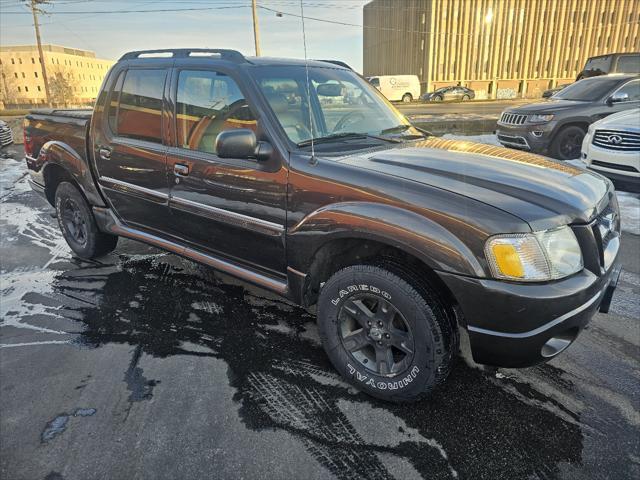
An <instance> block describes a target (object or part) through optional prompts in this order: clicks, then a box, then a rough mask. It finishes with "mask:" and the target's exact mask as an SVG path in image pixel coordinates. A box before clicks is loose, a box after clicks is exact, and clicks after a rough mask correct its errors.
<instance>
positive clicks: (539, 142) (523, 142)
mask: <svg viewBox="0 0 640 480" xmlns="http://www.w3.org/2000/svg"><path fill="white" fill-rule="evenodd" d="M554 126H555V122H548V123H543V124H527V123H525V124H523V125H508V124H503V123H500V122H498V124H497V127H496V137H497V138H498V141H499V142H500V143H501V144H502V145H503V146H505V147H510V148H517V149H519V150H526V151H528V152H533V153H546V152H547V151H548V149H549V145H550V144H551V140H552V135H553V128H554Z"/></svg>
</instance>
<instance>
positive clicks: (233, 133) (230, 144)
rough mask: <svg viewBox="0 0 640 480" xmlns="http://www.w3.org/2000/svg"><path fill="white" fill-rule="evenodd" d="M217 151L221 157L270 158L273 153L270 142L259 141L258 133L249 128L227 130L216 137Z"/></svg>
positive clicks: (262, 159) (261, 159)
mask: <svg viewBox="0 0 640 480" xmlns="http://www.w3.org/2000/svg"><path fill="white" fill-rule="evenodd" d="M216 153H217V154H218V156H219V157H220V158H241V159H249V158H255V159H256V160H260V161H264V160H268V159H269V157H271V154H272V153H273V147H272V146H271V144H270V143H269V142H258V140H257V139H256V134H255V133H253V131H252V130H249V129H247V128H238V129H235V130H225V131H224V132H220V133H219V134H218V137H217V138H216Z"/></svg>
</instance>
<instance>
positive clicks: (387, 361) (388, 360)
mask: <svg viewBox="0 0 640 480" xmlns="http://www.w3.org/2000/svg"><path fill="white" fill-rule="evenodd" d="M393 363H394V362H393V352H392V351H391V348H389V347H378V348H376V365H377V366H378V372H379V373H380V374H381V375H388V374H390V373H391V372H392V371H393Z"/></svg>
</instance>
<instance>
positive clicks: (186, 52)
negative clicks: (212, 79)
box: [120, 48, 247, 63]
mask: <svg viewBox="0 0 640 480" xmlns="http://www.w3.org/2000/svg"><path fill="white" fill-rule="evenodd" d="M194 54H195V55H194ZM208 54H209V55H219V56H220V58H221V59H222V60H229V61H230V62H235V63H245V62H246V61H247V59H246V58H245V57H244V55H242V54H241V53H240V52H238V51H237V50H228V49H224V48H162V49H158V50H138V51H135V52H128V53H125V54H124V55H123V56H122V57H120V60H131V59H134V58H145V57H156V56H157V57H165V56H166V57H170V58H187V57H201V56H207V55H208Z"/></svg>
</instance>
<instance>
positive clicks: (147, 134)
mask: <svg viewBox="0 0 640 480" xmlns="http://www.w3.org/2000/svg"><path fill="white" fill-rule="evenodd" d="M166 76H167V72H166V71H165V70H143V69H140V70H137V69H136V70H129V71H127V73H126V74H125V77H124V83H123V85H122V92H121V93H120V101H119V105H118V111H117V119H116V121H115V126H116V129H115V131H114V133H115V134H116V135H118V136H119V137H126V138H133V139H136V140H145V141H149V142H155V143H162V92H163V91H164V82H165V79H166ZM110 125H111V122H110Z"/></svg>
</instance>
